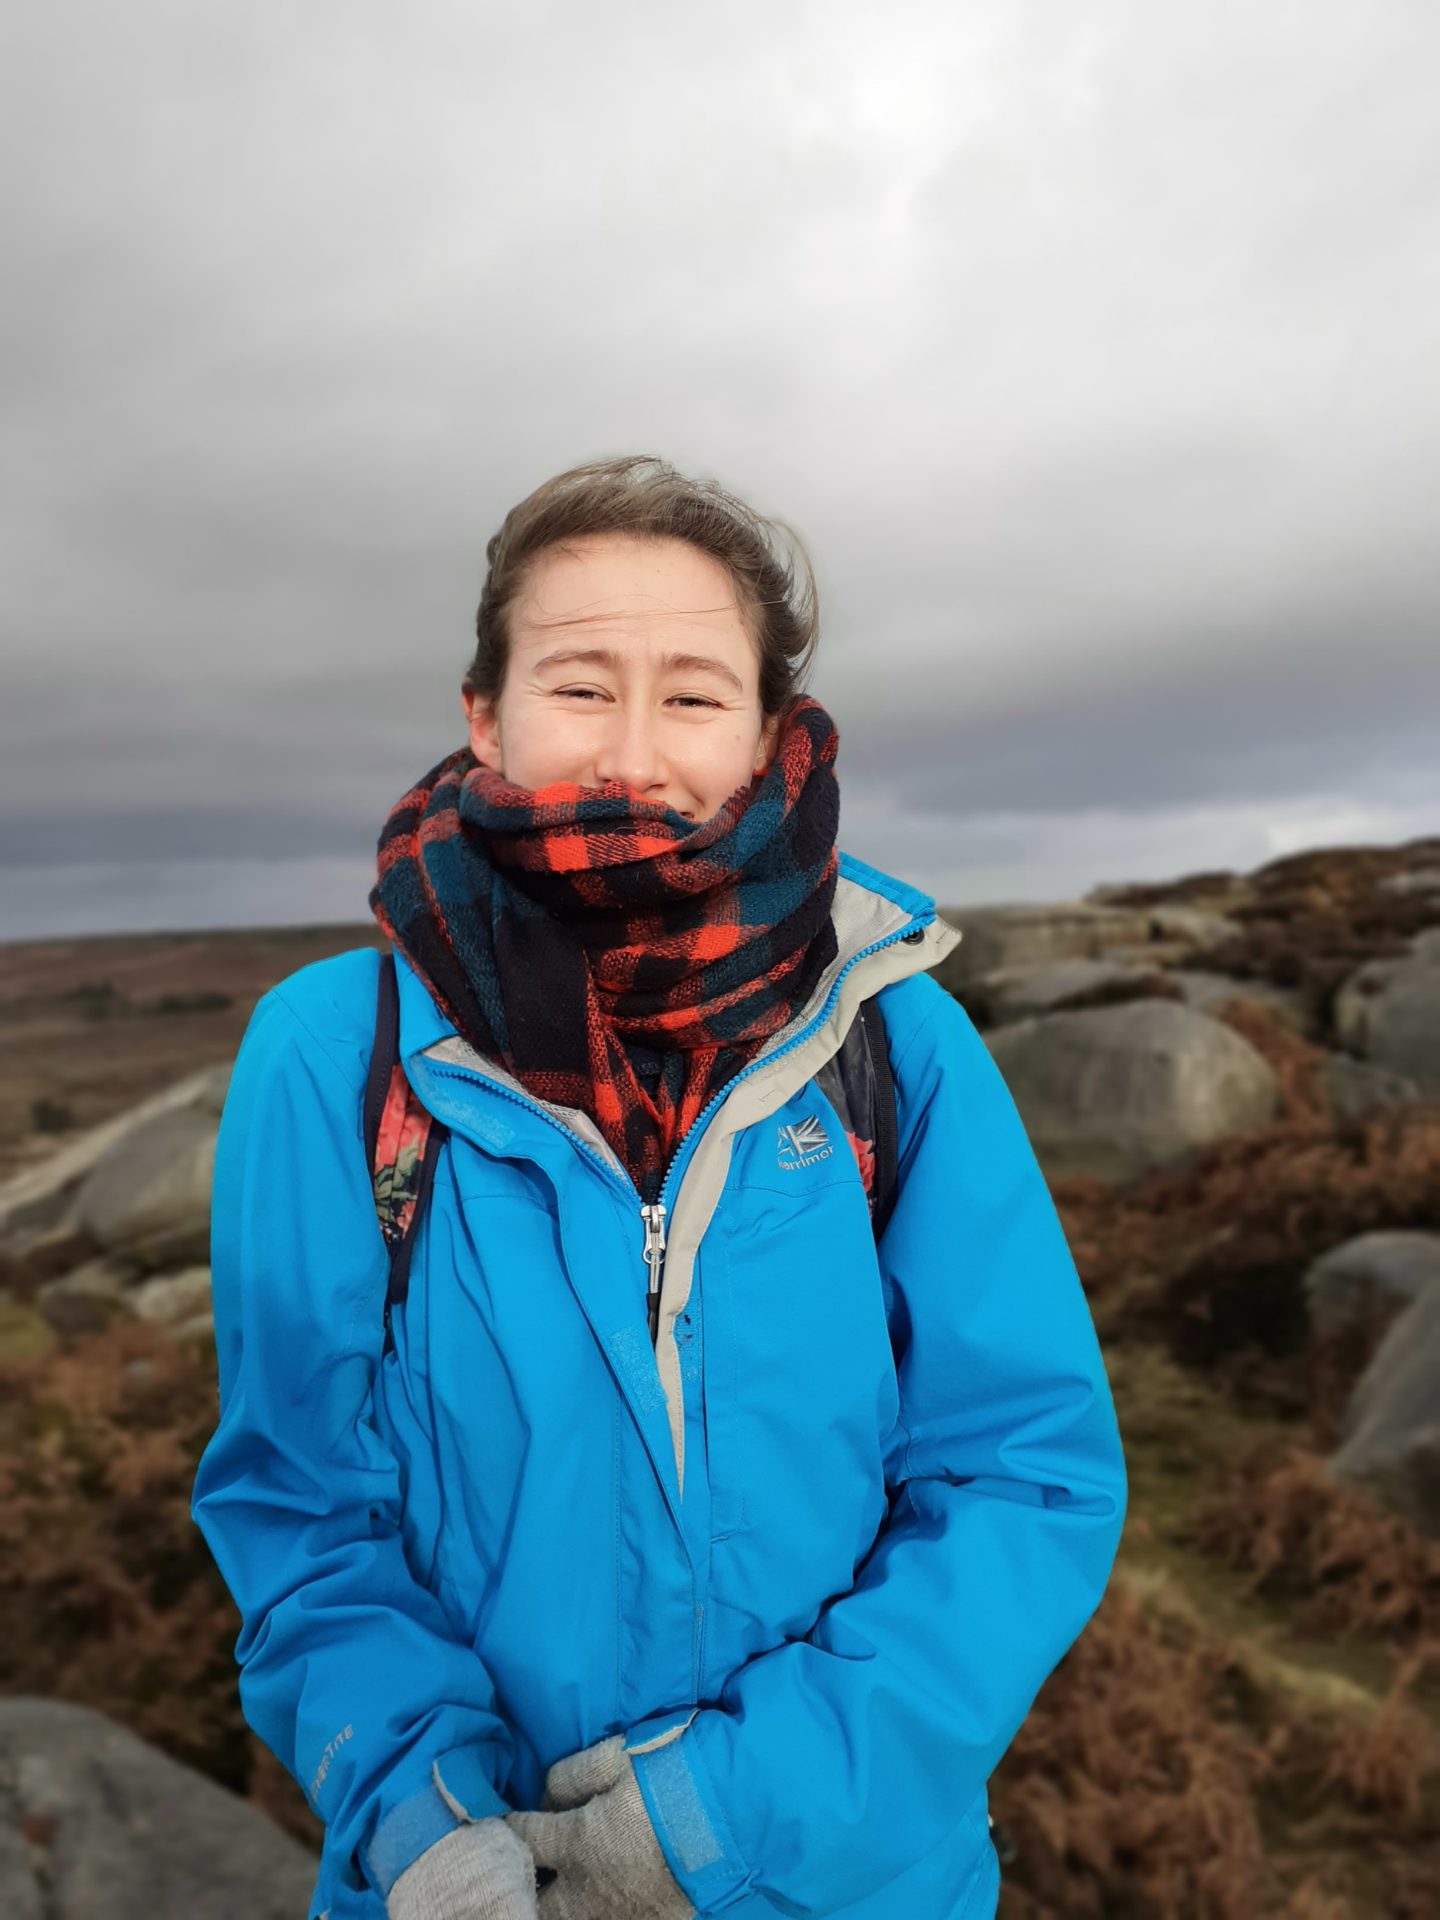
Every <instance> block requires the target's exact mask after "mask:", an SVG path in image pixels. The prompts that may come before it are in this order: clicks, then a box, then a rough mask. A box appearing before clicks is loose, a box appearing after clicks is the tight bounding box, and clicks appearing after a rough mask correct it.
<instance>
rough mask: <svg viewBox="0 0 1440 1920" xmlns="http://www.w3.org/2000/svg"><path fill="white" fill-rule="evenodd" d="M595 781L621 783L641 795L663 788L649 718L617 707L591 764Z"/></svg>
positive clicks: (663, 768) (657, 748)
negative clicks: (656, 788) (618, 781)
mask: <svg viewBox="0 0 1440 1920" xmlns="http://www.w3.org/2000/svg"><path fill="white" fill-rule="evenodd" d="M595 775H596V778H597V780H623V781H624V783H625V785H626V786H627V787H635V788H637V789H638V790H639V791H640V792H641V793H645V792H647V791H648V790H649V789H650V788H652V787H659V786H663V785H664V784H665V782H666V780H667V779H668V777H669V771H668V768H667V767H666V765H665V757H664V754H663V752H662V750H661V745H660V739H659V735H658V732H657V730H656V727H655V723H654V720H653V718H652V717H651V715H649V714H648V713H646V712H644V711H643V710H642V709H639V708H632V709H630V710H628V711H627V710H626V709H624V708H623V707H620V706H618V705H617V707H616V709H615V712H614V714H613V716H612V719H611V722H610V725H609V727H608V728H607V729H606V731H605V737H604V739H603V740H602V741H601V743H600V747H599V751H598V753H597V755H596V761H595Z"/></svg>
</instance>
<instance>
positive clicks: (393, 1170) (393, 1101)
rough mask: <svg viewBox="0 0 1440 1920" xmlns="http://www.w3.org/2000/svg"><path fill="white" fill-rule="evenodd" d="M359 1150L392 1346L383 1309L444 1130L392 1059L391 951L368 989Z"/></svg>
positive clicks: (404, 1267)
mask: <svg viewBox="0 0 1440 1920" xmlns="http://www.w3.org/2000/svg"><path fill="white" fill-rule="evenodd" d="M364 1126H365V1154H366V1159H367V1162H368V1164H369V1167H370V1183H371V1186H372V1188H373V1189H374V1194H375V1214H376V1218H377V1219H378V1221H379V1223H380V1231H381V1233H382V1234H383V1235H384V1238H385V1244H386V1246H387V1247H388V1248H389V1250H390V1276H389V1281H388V1284H387V1287H386V1292H385V1345H386V1348H387V1349H388V1348H389V1347H390V1346H392V1345H393V1344H394V1342H393V1339H392V1337H391V1332H390V1312H391V1308H392V1307H393V1306H395V1305H396V1303H397V1302H403V1301H404V1299H405V1297H406V1295H407V1293H408V1292H409V1287H410V1256H411V1253H412V1250H413V1248H414V1245H415V1235H416V1232H417V1230H418V1228H419V1225H420V1216H421V1214H422V1213H423V1212H424V1210H425V1203H426V1201H427V1200H428V1199H429V1197H430V1188H431V1186H432V1184H433V1183H434V1179H435V1162H436V1160H437V1158H438V1157H439V1150H440V1147H441V1145H442V1143H443V1142H444V1140H445V1137H446V1133H447V1129H446V1128H445V1126H444V1125H443V1124H442V1123H441V1122H440V1121H438V1120H436V1119H435V1118H434V1117H433V1116H432V1115H431V1114H430V1113H429V1112H428V1111H427V1110H426V1108H425V1107H423V1106H422V1105H421V1104H420V1101H419V1099H418V1098H417V1097H416V1094H415V1090H414V1088H413V1087H412V1086H411V1085H410V1082H409V1081H408V1080H407V1079H406V1077H405V1069H404V1067H403V1066H402V1065H401V1063H400V994H399V988H398V985H397V983H396V979H395V956H394V954H393V953H385V954H382V955H381V958H380V978H379V982H378V984H377V988H376V995H375V1039H374V1043H373V1045H372V1046H371V1049H370V1070H369V1073H368V1075H367V1077H366V1081H365V1106H364Z"/></svg>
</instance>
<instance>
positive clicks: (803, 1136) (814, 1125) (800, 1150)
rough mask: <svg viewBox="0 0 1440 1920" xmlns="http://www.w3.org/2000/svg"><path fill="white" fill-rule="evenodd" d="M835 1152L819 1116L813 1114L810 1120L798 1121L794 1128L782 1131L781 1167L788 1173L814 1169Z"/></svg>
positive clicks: (786, 1128)
mask: <svg viewBox="0 0 1440 1920" xmlns="http://www.w3.org/2000/svg"><path fill="white" fill-rule="evenodd" d="M834 1151H835V1149H834V1147H832V1146H831V1144H830V1136H829V1134H828V1133H826V1131H825V1129H824V1127H822V1126H821V1124H820V1118H819V1115H818V1114H814V1113H812V1114H811V1115H810V1116H809V1118H808V1119H805V1120H797V1121H796V1122H795V1124H794V1126H793V1127H781V1129H780V1156H779V1157H780V1165H781V1167H782V1168H784V1169H785V1170H786V1171H793V1170H794V1169H795V1168H797V1167H813V1166H815V1165H816V1163H817V1162H818V1161H821V1160H828V1159H829V1158H830V1156H831V1154H832V1153H833V1152H834Z"/></svg>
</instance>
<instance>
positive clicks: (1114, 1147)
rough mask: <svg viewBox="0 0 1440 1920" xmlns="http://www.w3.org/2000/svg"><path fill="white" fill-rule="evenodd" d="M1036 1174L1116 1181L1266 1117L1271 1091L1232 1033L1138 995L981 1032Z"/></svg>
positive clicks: (1274, 1092) (1273, 1086) (1258, 1062)
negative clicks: (1014, 1110) (1011, 1100)
mask: <svg viewBox="0 0 1440 1920" xmlns="http://www.w3.org/2000/svg"><path fill="white" fill-rule="evenodd" d="M985 1039H986V1044H987V1045H988V1046H989V1048H990V1052H991V1056H992V1058H993V1059H994V1061H995V1063H996V1065H997V1066H998V1067H999V1068H1000V1071H1001V1074H1002V1075H1003V1077H1004V1079H1005V1082H1006V1085H1007V1086H1008V1087H1009V1089H1010V1092H1011V1095H1012V1096H1013V1098H1014V1100H1015V1104H1016V1105H1017V1107H1018V1108H1019V1110H1020V1115H1021V1118H1022V1120H1023V1121H1024V1123H1025V1128H1026V1132H1027V1133H1028V1134H1029V1137H1030V1141H1031V1144H1032V1145H1033V1146H1034V1148H1035V1152H1036V1156H1037V1157H1038V1159H1039V1160H1040V1163H1041V1165H1042V1167H1043V1168H1044V1170H1045V1172H1046V1174H1047V1175H1048V1176H1050V1177H1052V1178H1053V1177H1056V1176H1059V1175H1063V1174H1069V1173H1089V1174H1095V1175H1097V1176H1098V1177H1099V1178H1101V1179H1104V1180H1115V1181H1121V1180H1127V1179H1130V1178H1132V1177H1134V1176H1135V1175H1137V1174H1140V1173H1143V1172H1145V1171H1146V1170H1148V1169H1149V1168H1151V1167H1155V1166H1163V1165H1170V1164H1174V1163H1175V1162H1177V1161H1181V1160H1184V1159H1186V1158H1188V1157H1189V1156H1190V1155H1192V1154H1193V1153H1195V1152H1196V1151H1197V1150H1199V1149H1200V1148H1203V1147H1207V1146H1210V1145H1212V1144H1213V1143H1214V1142H1216V1141H1218V1140H1222V1139H1225V1138H1226V1137H1227V1136H1229V1135H1231V1134H1234V1133H1239V1132H1243V1131H1245V1130H1247V1129H1249V1128H1251V1127H1259V1126H1264V1125H1265V1124H1266V1123H1267V1122H1269V1121H1270V1120H1272V1119H1273V1118H1274V1117H1275V1114H1276V1111H1277V1109H1278V1105H1279V1088H1278V1085H1277V1083H1276V1079H1275V1075H1274V1073H1273V1072H1272V1071H1271V1069H1270V1067H1269V1065H1268V1064H1267V1062H1266V1061H1265V1060H1264V1059H1262V1058H1261V1056H1260V1054H1258V1053H1257V1052H1256V1051H1255V1049H1254V1048H1253V1047H1252V1046H1250V1045H1249V1043H1248V1042H1247V1041H1245V1040H1243V1039H1241V1037H1240V1035H1239V1034H1238V1033H1235V1032H1234V1031H1233V1030H1232V1029H1231V1028H1229V1027H1227V1026H1224V1025H1223V1024H1222V1023H1221V1022H1220V1021H1218V1020H1212V1019H1210V1018H1209V1017H1208V1016H1207V1015H1205V1014H1203V1013H1198V1012H1196V1010H1195V1009H1194V1008H1193V1007H1186V1006H1180V1005H1177V1004H1175V1003H1174V1002H1171V1001H1165V1000H1142V1001H1138V1002H1134V1003H1131V1004H1128V1005H1124V1006H1118V1007H1098V1008H1094V1009H1090V1010H1087V1011H1085V1012H1081V1013H1057V1014H1050V1015H1047V1016H1046V1017H1044V1018H1042V1019H1034V1020H1023V1021H1020V1022H1017V1023H1016V1024H1014V1025H1011V1026H1005V1027H1001V1028H999V1029H998V1030H997V1031H995V1032H994V1033H993V1034H987V1035H986V1036H985Z"/></svg>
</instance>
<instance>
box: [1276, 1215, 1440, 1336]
mask: <svg viewBox="0 0 1440 1920" xmlns="http://www.w3.org/2000/svg"><path fill="white" fill-rule="evenodd" d="M1304 1286H1305V1300H1306V1305H1307V1308H1308V1311H1309V1315H1310V1326H1311V1330H1312V1331H1313V1332H1314V1334H1315V1335H1316V1337H1317V1338H1318V1339H1322V1340H1323V1339H1328V1338H1331V1337H1333V1336H1334V1335H1335V1334H1338V1333H1341V1332H1345V1331H1347V1330H1349V1329H1350V1328H1353V1327H1364V1326H1367V1325H1371V1324H1374V1323H1375V1322H1376V1321H1378V1320H1382V1319H1390V1318H1392V1317H1393V1316H1394V1314H1395V1313H1396V1312H1397V1311H1399V1310H1400V1309H1401V1308H1403V1307H1406V1306H1408V1305H1409V1304H1410V1302H1411V1301H1412V1300H1414V1299H1417V1298H1418V1297H1419V1295H1420V1294H1421V1293H1423V1292H1424V1291H1425V1289H1426V1288H1427V1287H1440V1233H1410V1232H1404V1231H1401V1230H1382V1231H1379V1232H1376V1233H1361V1234H1357V1235H1356V1237H1355V1238H1354V1239H1353V1240H1347V1241H1345V1242H1344V1243H1343V1245H1341V1246H1338V1247H1332V1248H1331V1250H1330V1252H1329V1253H1327V1254H1324V1255H1322V1256H1321V1258H1320V1259H1319V1260H1317V1261H1315V1263H1314V1264H1313V1266H1311V1267H1310V1269H1309V1271H1308V1272H1307V1273H1306V1275H1305V1281H1304Z"/></svg>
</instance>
